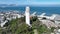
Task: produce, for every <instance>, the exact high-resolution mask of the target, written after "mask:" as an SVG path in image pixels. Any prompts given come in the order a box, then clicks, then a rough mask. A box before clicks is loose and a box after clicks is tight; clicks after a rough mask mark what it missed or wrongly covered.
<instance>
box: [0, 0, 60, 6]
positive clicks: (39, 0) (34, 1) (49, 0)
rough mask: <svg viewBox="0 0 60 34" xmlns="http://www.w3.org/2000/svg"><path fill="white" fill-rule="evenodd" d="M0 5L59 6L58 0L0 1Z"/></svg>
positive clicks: (59, 0) (59, 1)
mask: <svg viewBox="0 0 60 34" xmlns="http://www.w3.org/2000/svg"><path fill="white" fill-rule="evenodd" d="M0 4H18V5H60V0H0Z"/></svg>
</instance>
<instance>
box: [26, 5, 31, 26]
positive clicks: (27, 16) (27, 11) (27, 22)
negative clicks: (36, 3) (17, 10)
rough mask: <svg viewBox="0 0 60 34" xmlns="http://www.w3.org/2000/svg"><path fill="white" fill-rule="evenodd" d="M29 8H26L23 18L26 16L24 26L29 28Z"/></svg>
mask: <svg viewBox="0 0 60 34" xmlns="http://www.w3.org/2000/svg"><path fill="white" fill-rule="evenodd" d="M29 11H30V8H29V6H27V7H26V11H25V16H26V24H27V25H29V26H31V25H30V12H29Z"/></svg>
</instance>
